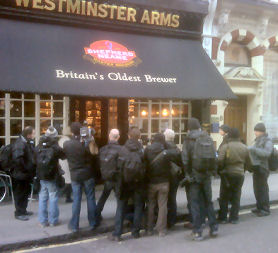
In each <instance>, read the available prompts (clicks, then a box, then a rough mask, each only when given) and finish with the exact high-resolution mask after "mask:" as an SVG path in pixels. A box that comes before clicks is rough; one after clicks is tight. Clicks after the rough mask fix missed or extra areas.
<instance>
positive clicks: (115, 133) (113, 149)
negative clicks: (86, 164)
mask: <svg viewBox="0 0 278 253" xmlns="http://www.w3.org/2000/svg"><path fill="white" fill-rule="evenodd" d="M119 138H120V133H119V130H118V129H112V130H111V131H110V133H109V142H108V144H107V145H106V146H104V147H102V148H101V149H100V151H99V156H100V166H105V167H106V166H111V164H115V165H116V164H117V161H118V157H119V152H120V149H121V146H120V144H119V143H118V140H119ZM110 158H111V159H114V160H115V161H108V162H107V163H105V160H107V159H110ZM102 160H104V161H102ZM106 169H107V170H109V171H108V172H107V174H110V175H111V174H113V175H111V178H109V179H108V180H106V181H105V182H104V189H103V191H102V194H101V196H100V198H99V200H98V203H97V208H96V222H97V225H99V223H100V221H101V212H102V210H103V207H104V205H105V202H106V200H107V199H108V197H109V195H110V193H111V191H112V190H113V189H114V188H115V180H116V179H117V177H118V176H119V171H118V173H117V174H116V171H112V170H114V169H116V170H117V169H118V168H117V167H116V168H103V173H104V172H105V170H106ZM101 171H102V169H101ZM109 172H110V173H109ZM102 177H105V175H102Z"/></svg>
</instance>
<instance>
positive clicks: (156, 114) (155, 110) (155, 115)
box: [152, 104, 160, 118]
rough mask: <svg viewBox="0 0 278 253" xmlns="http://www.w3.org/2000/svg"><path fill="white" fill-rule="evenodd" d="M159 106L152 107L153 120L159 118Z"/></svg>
mask: <svg viewBox="0 0 278 253" xmlns="http://www.w3.org/2000/svg"><path fill="white" fill-rule="evenodd" d="M159 114H160V113H159V105H158V104H153V105H152V117H153V118H158V117H159Z"/></svg>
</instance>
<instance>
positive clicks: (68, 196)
mask: <svg viewBox="0 0 278 253" xmlns="http://www.w3.org/2000/svg"><path fill="white" fill-rule="evenodd" d="M64 194H65V197H66V200H70V199H71V194H72V188H71V184H66V185H65V188H64Z"/></svg>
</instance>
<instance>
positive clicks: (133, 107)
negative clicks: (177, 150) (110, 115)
mask: <svg viewBox="0 0 278 253" xmlns="http://www.w3.org/2000/svg"><path fill="white" fill-rule="evenodd" d="M190 113H191V110H190V103H189V102H186V101H182V100H170V101H169V100H135V99H130V100H129V125H130V126H137V127H139V129H140V130H141V136H142V141H143V143H144V144H147V143H148V141H149V140H151V139H152V138H153V136H154V135H155V134H156V133H159V132H163V131H165V129H167V128H171V129H173V130H174V131H175V133H176V136H175V143H176V144H178V145H179V146H180V147H181V145H182V143H183V141H184V139H185V136H186V132H187V121H188V118H189V117H190Z"/></svg>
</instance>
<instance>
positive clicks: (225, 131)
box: [217, 125, 230, 153]
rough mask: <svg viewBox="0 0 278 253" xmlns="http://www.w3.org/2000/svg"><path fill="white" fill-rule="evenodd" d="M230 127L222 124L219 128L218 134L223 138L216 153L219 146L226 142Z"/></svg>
mask: <svg viewBox="0 0 278 253" xmlns="http://www.w3.org/2000/svg"><path fill="white" fill-rule="evenodd" d="M229 130H230V127H229V126H228V125H222V126H221V127H220V128H219V134H220V135H221V136H222V137H223V140H222V142H221V144H220V145H219V147H218V151H217V152H218V153H219V152H220V149H221V147H222V146H223V145H224V144H226V143H227V142H228V133H229Z"/></svg>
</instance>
